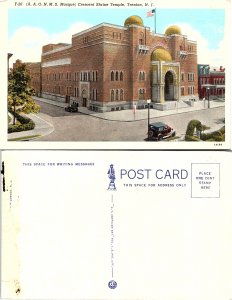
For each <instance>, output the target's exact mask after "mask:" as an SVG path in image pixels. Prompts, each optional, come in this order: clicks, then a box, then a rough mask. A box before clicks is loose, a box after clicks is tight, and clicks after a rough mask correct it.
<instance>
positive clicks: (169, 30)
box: [165, 25, 181, 35]
mask: <svg viewBox="0 0 232 300" xmlns="http://www.w3.org/2000/svg"><path fill="white" fill-rule="evenodd" d="M165 34H166V35H172V34H181V29H180V27H179V26H177V25H172V26H169V27H168V28H167V29H166V30H165Z"/></svg>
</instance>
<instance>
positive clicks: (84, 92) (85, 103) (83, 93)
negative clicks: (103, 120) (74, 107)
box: [81, 89, 87, 107]
mask: <svg viewBox="0 0 232 300" xmlns="http://www.w3.org/2000/svg"><path fill="white" fill-rule="evenodd" d="M81 96H82V106H83V107H86V106H87V91H86V89H84V90H82V93H81Z"/></svg>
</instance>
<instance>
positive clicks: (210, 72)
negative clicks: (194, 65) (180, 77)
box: [198, 64, 225, 99]
mask: <svg viewBox="0 0 232 300" xmlns="http://www.w3.org/2000/svg"><path fill="white" fill-rule="evenodd" d="M198 91H199V98H200V99H204V98H205V99H206V98H208V97H211V98H225V68H223V67H222V66H220V68H213V69H210V65H207V64H200V65H198Z"/></svg>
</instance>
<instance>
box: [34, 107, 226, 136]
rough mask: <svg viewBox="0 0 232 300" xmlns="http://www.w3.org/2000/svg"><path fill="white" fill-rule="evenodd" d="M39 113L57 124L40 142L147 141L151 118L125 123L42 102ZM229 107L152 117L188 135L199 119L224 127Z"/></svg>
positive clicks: (54, 124) (178, 132)
mask: <svg viewBox="0 0 232 300" xmlns="http://www.w3.org/2000/svg"><path fill="white" fill-rule="evenodd" d="M39 105H40V106H41V112H40V113H39V116H40V117H41V118H43V119H44V120H46V121H47V122H49V123H51V124H52V125H53V126H54V131H53V132H52V133H51V134H49V135H47V136H44V137H42V138H40V139H37V140H38V141H144V139H145V138H146V133H147V120H139V121H135V122H121V121H109V120H102V119H98V118H95V117H92V116H87V115H83V114H81V113H68V112H65V110H64V109H63V108H61V107H56V106H53V105H50V104H47V103H43V102H39ZM224 114H225V108H224V107H217V108H211V109H205V110H200V111H193V112H188V113H182V114H176V115H169V116H165V117H158V118H152V119H151V122H152V121H154V122H155V121H163V122H165V123H168V124H169V125H170V126H172V127H173V128H174V129H175V130H176V132H177V135H178V136H183V135H184V134H185V131H186V128H187V124H188V122H189V121H190V120H192V119H197V120H199V121H201V122H202V123H203V124H205V125H207V126H210V127H211V128H212V129H217V128H220V127H221V126H222V125H223V123H222V120H223V118H224Z"/></svg>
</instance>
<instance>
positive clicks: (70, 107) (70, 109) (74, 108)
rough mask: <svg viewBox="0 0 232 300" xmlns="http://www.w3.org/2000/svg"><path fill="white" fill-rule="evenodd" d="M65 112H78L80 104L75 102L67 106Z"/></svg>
mask: <svg viewBox="0 0 232 300" xmlns="http://www.w3.org/2000/svg"><path fill="white" fill-rule="evenodd" d="M65 111H68V112H78V102H73V103H72V104H70V105H68V106H66V107H65Z"/></svg>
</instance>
